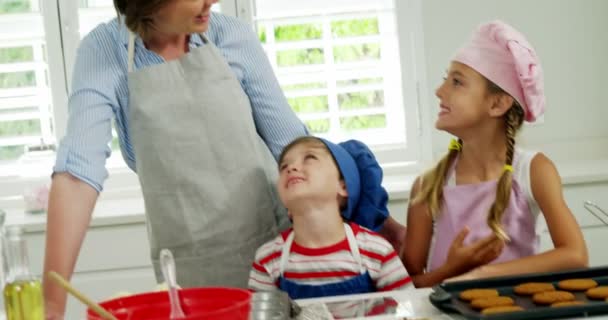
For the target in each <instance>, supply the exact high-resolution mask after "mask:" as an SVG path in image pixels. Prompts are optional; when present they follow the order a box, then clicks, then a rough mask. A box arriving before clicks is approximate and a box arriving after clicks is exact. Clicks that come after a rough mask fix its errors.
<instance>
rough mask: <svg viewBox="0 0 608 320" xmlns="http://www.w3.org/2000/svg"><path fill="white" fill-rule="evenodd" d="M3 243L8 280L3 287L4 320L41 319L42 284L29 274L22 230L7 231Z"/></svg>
mask: <svg viewBox="0 0 608 320" xmlns="http://www.w3.org/2000/svg"><path fill="white" fill-rule="evenodd" d="M5 240H6V257H7V262H8V277H7V281H6V285H5V286H4V307H5V310H6V317H7V320H44V301H43V299H42V284H41V282H40V280H39V279H37V278H35V277H34V276H33V275H32V273H31V272H30V264H29V260H28V255H27V244H26V242H25V239H24V237H23V230H22V228H21V227H9V228H7V230H6V234H5Z"/></svg>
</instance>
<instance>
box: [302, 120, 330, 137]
mask: <svg viewBox="0 0 608 320" xmlns="http://www.w3.org/2000/svg"><path fill="white" fill-rule="evenodd" d="M304 123H305V124H306V127H307V128H308V130H309V131H310V133H312V134H319V133H327V132H329V119H315V120H307V121H305V122H304Z"/></svg>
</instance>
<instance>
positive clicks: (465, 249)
mask: <svg viewBox="0 0 608 320" xmlns="http://www.w3.org/2000/svg"><path fill="white" fill-rule="evenodd" d="M468 234H469V228H468V227H464V228H463V229H462V230H461V231H460V233H458V235H457V236H456V237H455V238H454V241H452V245H451V246H450V251H449V252H448V258H447V260H446V265H448V266H450V268H451V269H453V270H454V271H455V272H454V273H455V274H462V273H464V272H467V271H469V270H471V269H474V268H477V267H479V266H482V265H485V264H488V263H490V262H492V261H493V260H494V259H496V258H498V256H500V253H501V252H502V249H503V248H504V242H503V241H502V240H500V239H499V238H498V237H496V235H494V234H492V235H489V236H487V237H485V238H482V239H480V240H477V241H475V242H474V243H472V244H470V245H468V246H465V245H464V244H463V243H464V239H465V238H466V236H467V235H468Z"/></svg>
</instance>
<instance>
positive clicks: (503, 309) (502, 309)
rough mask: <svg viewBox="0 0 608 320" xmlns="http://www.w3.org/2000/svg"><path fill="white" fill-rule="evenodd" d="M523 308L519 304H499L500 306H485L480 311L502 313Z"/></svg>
mask: <svg viewBox="0 0 608 320" xmlns="http://www.w3.org/2000/svg"><path fill="white" fill-rule="evenodd" d="M523 310H524V308H522V307H520V306H500V307H491V308H485V309H483V310H482V311H481V314H495V313H503V312H514V311H523Z"/></svg>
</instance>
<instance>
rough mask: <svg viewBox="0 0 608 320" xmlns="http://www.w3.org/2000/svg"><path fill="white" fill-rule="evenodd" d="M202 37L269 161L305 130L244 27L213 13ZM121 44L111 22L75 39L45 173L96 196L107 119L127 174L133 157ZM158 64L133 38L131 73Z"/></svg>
mask: <svg viewBox="0 0 608 320" xmlns="http://www.w3.org/2000/svg"><path fill="white" fill-rule="evenodd" d="M122 21H124V19H122ZM206 36H207V38H208V39H209V40H210V41H211V42H212V43H213V44H215V46H217V47H218V49H219V51H220V52H221V54H222V55H223V56H224V57H225V58H226V60H227V62H228V64H229V65H230V68H231V69H232V71H233V72H234V74H235V76H236V77H237V79H238V80H239V81H240V83H241V86H242V88H243V90H244V91H245V93H246V94H247V96H248V97H249V100H250V102H251V107H252V113H253V118H254V121H255V124H256V128H257V132H258V134H259V135H260V137H261V138H262V139H263V140H264V142H265V143H266V145H267V146H268V148H269V149H270V151H271V152H272V154H273V155H274V156H275V158H277V157H278V155H279V154H280V152H281V150H282V148H283V147H284V146H285V145H287V144H288V143H289V142H291V140H293V139H294V138H296V137H298V136H302V135H305V134H307V131H306V128H305V126H304V125H303V124H302V122H301V121H300V120H299V119H298V117H297V116H296V115H295V113H294V112H293V111H292V110H291V108H290V106H289V104H288V103H287V99H286V98H285V96H284V94H283V92H282V90H281V87H280V86H279V84H278V82H277V80H276V77H275V75H274V73H273V70H272V67H271V65H270V63H269V62H268V58H267V57H266V54H265V53H264V50H263V48H262V46H261V45H260V42H259V40H258V38H257V35H256V34H255V32H254V31H253V29H252V28H251V26H249V25H248V24H246V23H244V22H242V21H240V20H238V19H236V18H232V17H228V16H225V15H222V14H220V13H216V12H213V13H211V19H210V25H209V30H208V31H207V33H206ZM128 40H129V32H128V30H127V28H126V27H125V25H124V24H120V23H119V22H118V20H117V19H116V18H115V19H113V20H111V21H109V22H107V23H102V24H100V25H99V26H97V27H96V28H95V29H94V30H93V31H91V32H90V33H89V34H88V35H87V36H86V37H84V39H82V42H81V43H80V47H79V48H78V52H77V56H76V62H75V64H74V73H73V75H72V88H71V91H70V96H69V102H68V112H69V116H68V125H67V130H66V135H65V137H63V138H62V140H61V142H60V144H59V147H58V150H57V160H56V163H55V167H54V168H53V171H54V172H69V173H71V174H72V175H74V176H75V177H77V178H79V179H80V180H82V181H84V182H86V183H88V184H90V185H91V186H92V187H93V188H95V189H96V190H97V191H101V190H102V188H103V183H104V181H105V180H106V178H107V177H108V172H107V170H106V168H105V162H106V159H107V158H108V157H109V156H110V152H111V149H110V147H109V143H110V141H111V139H112V134H111V121H112V119H114V120H115V125H116V130H117V132H118V138H119V143H120V150H121V153H122V156H123V158H124V160H125V162H126V163H127V165H128V166H129V168H131V169H132V170H134V171H135V161H136V157H135V153H134V150H133V146H132V144H131V137H130V135H129V88H128V87H127V47H128ZM202 45H204V43H203V41H202V39H201V37H200V36H199V35H198V34H193V35H191V37H190V42H189V46H190V48H195V47H198V46H202ZM163 62H164V59H163V58H162V57H161V56H160V55H158V54H156V53H155V52H153V51H150V50H147V49H146V47H145V45H144V43H143V42H142V40H141V38H139V37H137V39H136V41H135V57H134V68H135V70H137V69H140V68H145V67H148V66H152V65H155V64H160V63H163ZM170 94H176V93H173V92H172V93H170ZM226 98H227V99H230V97H226ZM168 112H169V110H168ZM176 125H178V124H176ZM226 130H230V128H226ZM176 165H179V164H176Z"/></svg>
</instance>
